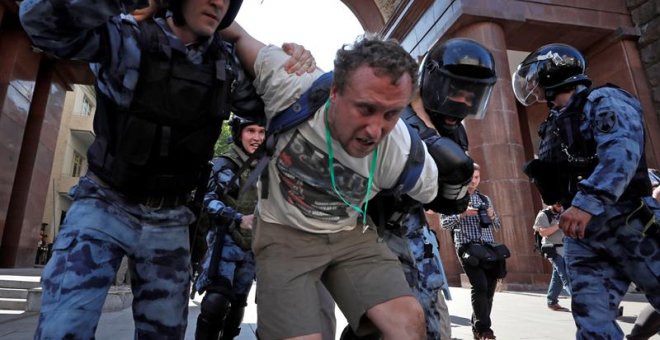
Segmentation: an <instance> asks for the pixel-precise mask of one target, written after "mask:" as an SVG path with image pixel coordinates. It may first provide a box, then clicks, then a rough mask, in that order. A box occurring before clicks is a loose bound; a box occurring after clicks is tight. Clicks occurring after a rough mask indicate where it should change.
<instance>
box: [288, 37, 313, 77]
mask: <svg viewBox="0 0 660 340" xmlns="http://www.w3.org/2000/svg"><path fill="white" fill-rule="evenodd" d="M282 50H283V51H284V52H285V53H286V54H288V55H290V56H291V58H289V59H288V60H287V61H286V63H285V64H284V69H285V70H286V71H287V72H289V73H295V74H297V75H299V76H300V75H302V74H304V73H305V72H307V73H312V72H314V71H315V70H316V60H314V56H312V52H310V51H308V50H306V49H305V47H304V46H303V45H298V44H296V43H283V44H282Z"/></svg>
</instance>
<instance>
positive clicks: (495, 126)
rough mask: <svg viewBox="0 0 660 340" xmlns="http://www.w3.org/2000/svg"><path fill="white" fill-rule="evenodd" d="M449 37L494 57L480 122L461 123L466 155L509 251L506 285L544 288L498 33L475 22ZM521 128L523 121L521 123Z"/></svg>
mask: <svg viewBox="0 0 660 340" xmlns="http://www.w3.org/2000/svg"><path fill="white" fill-rule="evenodd" d="M453 36H454V37H464V38H470V39H474V40H476V41H478V42H480V43H481V44H483V45H484V46H485V47H486V48H488V49H489V50H490V51H491V53H492V54H493V57H494V58H495V65H496V73H497V83H496V85H495V87H494V89H493V93H492V96H491V99H490V103H489V106H488V112H487V113H486V117H485V118H484V119H483V120H473V119H467V120H466V121H465V125H466V129H467V132H468V138H469V141H470V149H469V152H470V155H471V156H472V158H474V160H475V161H476V162H477V163H479V164H480V165H481V184H480V186H479V188H480V190H481V191H482V192H483V193H485V194H486V195H488V196H490V197H491V199H492V200H493V201H494V205H495V208H496V210H497V212H498V214H499V216H500V218H501V220H502V230H500V232H498V233H496V238H497V240H498V241H500V242H503V243H505V244H506V245H507V246H508V247H509V249H510V250H511V254H512V256H511V258H510V259H509V260H508V261H507V269H508V272H509V274H508V276H507V277H506V279H505V285H506V288H508V289H516V288H531V287H532V286H536V287H544V286H545V285H546V283H545V282H547V281H546V279H547V274H544V273H543V272H544V265H543V262H544V260H543V259H542V258H541V256H539V255H538V254H537V253H534V250H533V249H534V248H533V245H532V244H533V240H534V237H533V232H532V224H533V222H534V218H535V216H536V211H535V208H534V205H533V200H534V198H533V197H532V190H531V186H530V183H529V180H528V178H527V176H526V175H525V174H524V173H523V172H522V166H523V164H524V162H525V161H526V158H525V150H524V146H523V139H522V132H521V124H520V122H519V117H518V112H517V109H516V102H515V100H516V99H515V97H514V95H513V90H512V89H511V70H509V63H508V58H507V54H506V50H507V46H506V41H505V38H504V31H503V29H502V27H501V26H500V25H498V24H497V23H493V22H478V23H475V24H472V25H469V26H466V27H463V28H461V29H460V30H458V31H457V32H456V33H455V34H454V35H453ZM525 128H527V127H526V125H525Z"/></svg>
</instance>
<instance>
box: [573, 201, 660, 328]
mask: <svg viewBox="0 0 660 340" xmlns="http://www.w3.org/2000/svg"><path fill="white" fill-rule="evenodd" d="M644 201H645V203H646V204H647V205H648V206H649V207H650V208H652V209H653V212H654V214H655V218H656V220H658V221H660V208H659V206H658V202H657V201H655V200H654V199H653V198H651V197H647V198H645V199H644ZM638 206H639V202H636V204H634V203H617V204H616V205H613V206H608V207H606V209H605V212H604V213H603V214H601V215H598V216H594V217H593V218H592V219H591V221H590V222H589V224H588V225H587V229H586V232H585V238H584V239H573V238H569V237H566V238H565V240H564V251H565V256H564V257H565V260H566V264H567V269H568V273H569V276H570V283H571V295H572V298H571V300H572V301H571V307H572V308H571V309H572V313H573V318H574V319H575V324H576V326H577V334H576V338H577V339H589V340H591V339H623V332H622V331H621V328H620V327H619V325H618V324H617V323H616V318H617V316H618V313H619V311H618V307H619V303H620V302H621V299H622V298H623V296H624V295H625V294H626V292H627V291H628V286H629V285H630V283H631V282H634V283H635V285H637V287H638V288H639V289H641V290H642V291H643V292H644V293H645V294H646V297H647V298H648V299H649V302H650V303H651V304H652V305H653V306H654V308H655V309H656V310H658V311H660V246H659V241H658V240H657V239H653V238H651V237H644V236H643V234H642V231H643V229H644V226H643V223H642V221H641V220H639V219H628V216H629V215H630V213H631V212H632V211H633V210H634V209H635V208H637V207H638ZM644 222H646V221H644Z"/></svg>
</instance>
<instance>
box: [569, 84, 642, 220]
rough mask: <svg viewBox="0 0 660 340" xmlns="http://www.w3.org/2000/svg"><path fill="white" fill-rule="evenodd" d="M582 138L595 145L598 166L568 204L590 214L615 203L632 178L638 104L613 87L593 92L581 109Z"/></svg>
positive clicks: (638, 142) (638, 145) (638, 139)
mask: <svg viewBox="0 0 660 340" xmlns="http://www.w3.org/2000/svg"><path fill="white" fill-rule="evenodd" d="M584 113H585V115H586V119H585V123H584V124H583V126H582V127H581V129H582V132H583V133H584V134H585V135H592V136H593V138H594V140H595V141H596V144H597V149H596V153H597V155H598V165H597V166H596V168H595V170H594V172H593V173H592V174H591V176H589V178H587V179H586V180H583V181H581V182H580V183H579V184H578V189H579V191H578V193H577V195H576V196H575V198H574V199H573V202H572V204H573V205H574V206H576V207H578V208H580V209H582V210H584V211H586V212H588V213H590V214H592V215H599V214H601V213H602V212H603V211H604V209H605V208H604V206H605V205H609V204H613V203H615V202H616V201H617V200H618V198H619V197H620V196H621V195H622V194H623V192H624V190H625V189H626V187H627V185H628V183H630V180H631V179H632V178H633V175H634V174H635V171H636V169H637V165H638V163H639V161H640V159H641V154H642V151H643V146H644V128H643V123H642V114H641V107H640V104H639V101H637V99H635V98H633V97H632V96H631V95H629V94H628V93H626V92H624V91H622V90H618V89H615V88H609V87H608V88H602V89H598V90H594V91H593V92H592V93H591V94H590V95H589V97H588V102H587V104H586V105H585V107H584Z"/></svg>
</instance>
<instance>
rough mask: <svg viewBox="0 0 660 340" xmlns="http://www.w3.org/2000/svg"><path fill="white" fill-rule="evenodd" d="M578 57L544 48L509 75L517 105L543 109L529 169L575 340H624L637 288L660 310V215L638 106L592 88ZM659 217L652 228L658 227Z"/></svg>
mask: <svg viewBox="0 0 660 340" xmlns="http://www.w3.org/2000/svg"><path fill="white" fill-rule="evenodd" d="M585 70H586V61H585V59H584V56H583V55H582V54H581V53H580V52H579V51H578V50H577V49H575V48H574V47H572V46H569V45H565V44H549V45H545V46H542V47H540V48H539V49H537V50H536V51H534V52H532V53H531V54H530V55H529V56H527V58H525V60H523V62H522V63H521V64H520V65H518V68H517V70H516V71H515V73H514V74H513V76H512V84H513V90H514V93H515V95H516V98H517V99H518V101H519V102H520V103H522V104H523V105H531V104H533V103H535V102H547V104H548V107H550V113H549V115H548V117H547V119H546V120H545V121H544V122H543V123H542V125H541V126H540V128H539V134H540V137H541V142H540V147H539V151H538V159H535V160H532V161H530V162H529V163H528V164H526V166H525V172H526V173H527V174H528V175H529V176H530V177H531V178H532V179H533V181H534V182H535V184H536V186H537V188H538V190H539V192H540V193H541V195H542V197H543V201H545V202H561V203H562V204H563V205H564V207H565V208H567V209H566V211H565V212H564V213H563V214H562V215H561V218H560V222H559V227H560V228H561V229H562V230H563V231H564V233H565V234H566V235H567V236H568V237H567V238H566V239H565V242H564V251H565V255H566V262H567V269H568V273H569V276H570V280H571V289H572V293H573V296H572V308H571V309H572V313H573V318H574V319H575V323H576V325H577V336H576V337H577V338H578V339H594V338H608V339H621V338H622V337H623V334H622V332H621V329H620V328H619V326H618V325H617V324H616V317H617V315H618V306H619V303H620V301H621V299H622V298H623V296H624V295H625V294H626V292H627V290H628V286H629V284H630V282H631V281H632V282H635V284H636V285H637V287H639V288H640V289H641V290H642V291H643V292H644V293H645V294H646V295H647V297H648V299H649V301H650V302H651V304H652V305H653V306H654V307H655V308H656V310H660V280H659V276H658V273H659V271H658V268H660V250H659V249H660V247H659V245H658V242H659V240H660V226H659V225H658V223H657V221H658V219H660V207H659V206H658V202H657V201H655V200H654V199H653V198H652V197H651V185H650V182H649V179H648V176H647V166H646V157H645V155H644V139H645V133H644V121H643V119H642V108H641V105H640V103H639V101H638V100H637V99H636V98H635V97H634V96H632V95H631V94H629V93H628V92H626V91H625V90H623V89H621V88H619V87H616V86H614V85H611V84H607V85H605V86H601V87H596V88H591V80H590V79H589V77H588V76H587V75H586V74H585ZM654 216H655V220H654Z"/></svg>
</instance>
